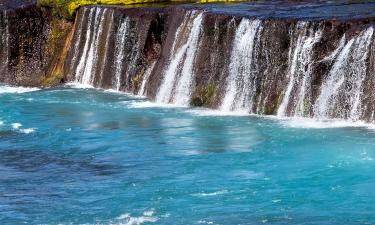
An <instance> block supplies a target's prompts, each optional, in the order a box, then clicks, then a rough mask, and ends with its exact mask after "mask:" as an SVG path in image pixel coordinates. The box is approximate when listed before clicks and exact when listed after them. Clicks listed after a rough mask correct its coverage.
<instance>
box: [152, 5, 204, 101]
mask: <svg viewBox="0 0 375 225" xmlns="http://www.w3.org/2000/svg"><path fill="white" fill-rule="evenodd" d="M202 20H203V13H197V12H196V11H192V12H191V13H190V14H189V16H188V17H185V20H184V21H183V23H182V24H181V25H180V26H179V28H178V30H177V32H176V36H175V40H174V41H175V43H174V44H173V48H172V51H171V58H170V62H169V65H168V67H167V69H166V70H165V71H164V79H163V81H162V84H161V86H160V88H159V91H158V93H157V95H156V101H157V102H161V103H174V104H177V105H184V106H185V105H188V104H189V102H190V97H191V92H192V88H193V87H192V86H193V78H194V71H193V65H194V60H195V57H196V53H197V49H198V46H199V39H200V34H201V30H202ZM186 29H187V30H188V31H186ZM185 33H188V38H187V40H186V41H185V42H184V43H183V45H182V46H181V47H179V48H177V49H176V47H177V42H178V41H180V38H181V37H182V36H183V35H184V34H185Z"/></svg>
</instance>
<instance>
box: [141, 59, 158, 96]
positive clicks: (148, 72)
mask: <svg viewBox="0 0 375 225" xmlns="http://www.w3.org/2000/svg"><path fill="white" fill-rule="evenodd" d="M155 64H156V62H153V63H152V64H151V66H150V67H149V68H147V70H146V72H145V74H144V75H143V80H142V84H141V87H140V89H139V91H138V95H141V96H145V95H146V94H147V93H146V84H147V82H148V80H149V78H150V76H151V73H152V70H153V69H154V67H155Z"/></svg>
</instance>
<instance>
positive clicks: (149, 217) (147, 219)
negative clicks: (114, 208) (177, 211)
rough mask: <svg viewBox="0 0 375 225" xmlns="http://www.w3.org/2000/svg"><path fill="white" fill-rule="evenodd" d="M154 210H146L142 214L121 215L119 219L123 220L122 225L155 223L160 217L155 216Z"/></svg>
mask: <svg viewBox="0 0 375 225" xmlns="http://www.w3.org/2000/svg"><path fill="white" fill-rule="evenodd" d="M154 214H155V212H154V211H153V210H149V211H145V212H144V213H143V214H142V216H139V217H133V216H131V215H130V214H129V213H126V214H123V215H120V216H119V217H117V220H121V224H122V225H140V224H143V223H154V222H156V221H158V218H157V217H156V216H154Z"/></svg>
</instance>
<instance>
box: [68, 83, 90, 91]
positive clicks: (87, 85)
mask: <svg viewBox="0 0 375 225" xmlns="http://www.w3.org/2000/svg"><path fill="white" fill-rule="evenodd" d="M65 86H67V87H70V88H79V89H93V88H94V86H92V85H90V84H80V83H77V82H69V83H66V84H65Z"/></svg>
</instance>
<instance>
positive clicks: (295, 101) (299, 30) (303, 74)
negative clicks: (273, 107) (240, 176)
mask: <svg viewBox="0 0 375 225" xmlns="http://www.w3.org/2000/svg"><path fill="white" fill-rule="evenodd" d="M296 34H298V38H297V41H296V42H295V43H293V44H292V45H291V46H290V52H289V59H288V62H289V72H288V77H289V83H288V86H287V89H286V91H285V93H284V96H283V99H282V101H281V104H280V106H279V109H278V111H277V115H278V116H280V117H283V116H286V115H287V109H288V107H289V106H290V105H291V107H292V108H293V107H294V108H293V109H292V110H293V111H292V112H291V113H290V114H291V115H293V114H294V115H295V116H306V115H308V113H309V110H308V109H306V105H307V106H308V105H309V104H310V103H311V96H310V94H309V89H310V84H311V75H312V71H311V70H312V68H311V66H312V63H313V61H312V57H313V47H314V45H315V44H316V43H318V42H319V40H320V38H321V36H322V31H321V30H317V31H315V30H314V29H313V27H312V26H311V25H310V23H308V22H298V24H297V27H296V30H295V32H292V36H295V35H296ZM293 91H294V92H293Z"/></svg>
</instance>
